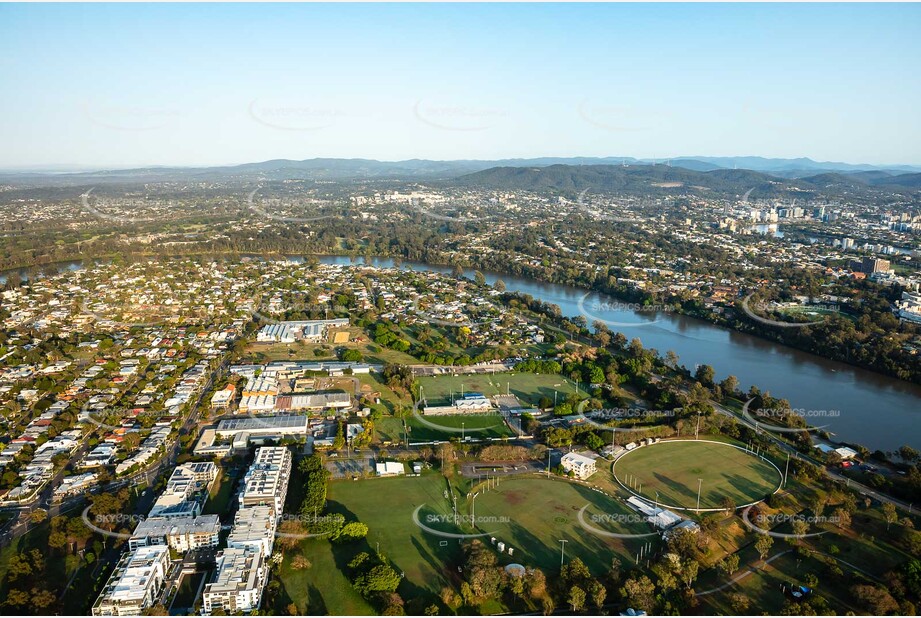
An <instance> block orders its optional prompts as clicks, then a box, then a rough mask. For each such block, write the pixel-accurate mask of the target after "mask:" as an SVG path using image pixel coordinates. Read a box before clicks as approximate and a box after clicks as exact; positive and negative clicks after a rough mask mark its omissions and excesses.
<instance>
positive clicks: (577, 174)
mask: <svg viewBox="0 0 921 618" xmlns="http://www.w3.org/2000/svg"><path fill="white" fill-rule="evenodd" d="M455 182H457V183H458V184H462V185H467V186H471V187H481V188H486V189H506V190H529V191H540V190H551V191H557V192H568V193H572V192H576V191H582V190H589V191H597V192H608V191H610V192H619V193H634V194H637V195H639V194H656V193H661V194H667V193H674V191H675V190H677V189H681V190H685V191H686V190H689V189H690V190H693V191H696V192H699V193H701V194H702V195H706V194H707V193H708V192H710V194H723V195H742V194H744V193H745V192H747V191H748V190H750V189H751V190H752V197H753V199H759V198H777V197H791V196H802V197H808V196H809V194H811V193H822V194H825V195H842V194H846V193H851V194H853V193H861V192H867V191H874V190H883V191H893V192H908V193H913V192H915V191H917V190H919V189H921V173H909V174H900V175H897V176H893V175H890V174H889V173H886V172H882V171H870V172H854V173H840V172H824V173H821V174H816V175H814V176H806V177H802V178H795V179H790V178H781V177H778V176H774V175H771V174H767V173H764V172H758V171H753V170H748V169H722V168H716V169H707V170H704V171H697V170H694V169H689V168H686V167H679V166H677V165H675V164H674V163H673V164H672V165H671V166H668V165H648V164H634V165H624V164H621V165H575V166H574V165H549V166H545V167H537V166H528V167H494V168H490V169H487V170H482V171H479V172H475V173H473V174H467V175H465V176H462V177H460V178H458V179H457V180H456V181H455Z"/></svg>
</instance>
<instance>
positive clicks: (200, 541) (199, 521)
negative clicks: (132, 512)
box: [128, 515, 221, 552]
mask: <svg viewBox="0 0 921 618" xmlns="http://www.w3.org/2000/svg"><path fill="white" fill-rule="evenodd" d="M220 533H221V520H220V518H219V517H218V516H217V515H199V516H198V517H191V516H185V517H177V518H167V517H151V518H148V519H145V520H144V521H142V522H141V523H140V524H139V525H138V527H137V528H135V529H134V533H133V534H132V535H131V539H130V540H129V541H128V547H129V548H131V549H137V548H138V547H149V546H155V545H166V546H167V547H170V548H172V549H174V550H176V551H178V552H187V551H189V550H192V549H199V548H202V547H217V545H218V540H219V536H220Z"/></svg>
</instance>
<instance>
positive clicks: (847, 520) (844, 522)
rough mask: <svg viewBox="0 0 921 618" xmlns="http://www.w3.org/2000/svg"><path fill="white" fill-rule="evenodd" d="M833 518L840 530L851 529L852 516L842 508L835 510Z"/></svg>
mask: <svg viewBox="0 0 921 618" xmlns="http://www.w3.org/2000/svg"><path fill="white" fill-rule="evenodd" d="M832 517H834V518H835V523H836V524H837V525H838V527H839V528H849V527H850V526H851V514H850V513H849V512H848V511H847V510H846V509H844V508H842V507H840V506H839V507H838V508H836V509H835V512H834V513H833V515H832Z"/></svg>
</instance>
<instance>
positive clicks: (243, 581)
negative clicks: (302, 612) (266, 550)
mask: <svg viewBox="0 0 921 618" xmlns="http://www.w3.org/2000/svg"><path fill="white" fill-rule="evenodd" d="M267 575H268V569H267V568H266V566H265V560H264V559H263V556H262V553H260V552H258V551H253V550H251V549H239V548H232V547H228V548H227V549H225V550H224V551H222V552H221V553H220V554H218V556H217V576H216V577H215V580H214V581H213V582H211V583H210V584H208V585H206V586H205V591H204V593H202V611H203V613H205V614H210V613H212V612H213V611H214V610H216V609H223V610H224V611H225V612H226V613H227V614H233V613H235V612H243V613H249V612H251V611H253V610H254V609H258V608H259V604H260V603H261V602H262V588H263V586H265V581H266V576H267Z"/></svg>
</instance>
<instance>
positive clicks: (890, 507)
mask: <svg viewBox="0 0 921 618" xmlns="http://www.w3.org/2000/svg"><path fill="white" fill-rule="evenodd" d="M883 517H884V518H885V519H886V530H888V529H889V526H891V525H892V524H894V523H895V522H897V521H898V520H899V513H898V511H897V510H896V508H895V505H894V504H892V503H891V502H886V503H885V504H883Z"/></svg>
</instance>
